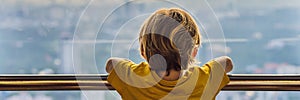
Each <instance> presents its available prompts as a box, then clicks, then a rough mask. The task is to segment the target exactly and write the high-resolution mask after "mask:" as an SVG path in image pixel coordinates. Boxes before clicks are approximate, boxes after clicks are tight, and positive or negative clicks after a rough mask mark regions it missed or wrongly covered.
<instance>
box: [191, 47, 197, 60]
mask: <svg viewBox="0 0 300 100" xmlns="http://www.w3.org/2000/svg"><path fill="white" fill-rule="evenodd" d="M197 53H198V48H197V47H195V48H194V49H193V51H192V57H193V58H195V57H196V55H197Z"/></svg>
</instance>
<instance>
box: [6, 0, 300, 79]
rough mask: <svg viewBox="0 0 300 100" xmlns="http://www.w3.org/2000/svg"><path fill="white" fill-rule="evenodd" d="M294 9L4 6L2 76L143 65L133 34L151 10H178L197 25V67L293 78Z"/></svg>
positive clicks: (81, 0) (263, 5)
mask: <svg viewBox="0 0 300 100" xmlns="http://www.w3.org/2000/svg"><path fill="white" fill-rule="evenodd" d="M125 2H127V3H125ZM299 4H300V3H299V1H298V0H292V1H289V2H283V1H273V0H267V1H259V0H255V1H251V2H249V1H236V0H229V1H221V2H220V1H218V2H217V1H208V2H205V1H197V2H196V1H193V2H182V1H178V2H175V1H174V2H173V1H172V2H171V1H152V2H150V1H132V2H129V1H126V0H125V1H122V0H120V1H111V0H103V1H101V2H99V1H86V0H72V2H69V0H55V1H53V0H46V1H38V0H25V1H19V0H3V1H2V2H1V4H0V13H1V16H0V21H1V23H0V46H1V48H0V66H1V70H0V73H1V74H39V73H48V74H57V73H60V74H61V73H87V74H93V73H102V74H103V73H105V71H104V68H103V67H104V64H105V61H106V59H107V58H109V57H111V56H118V57H126V58H129V59H132V60H133V61H136V62H137V63H139V62H140V61H143V59H142V58H141V57H140V55H139V51H138V47H139V44H138V41H137V36H138V31H139V28H140V25H141V24H142V22H143V21H144V20H145V19H146V18H147V16H149V14H151V13H152V12H153V11H155V10H156V9H159V8H163V7H164V8H165V7H180V8H183V9H185V10H187V11H188V12H190V13H191V14H192V15H193V16H194V17H195V18H196V20H197V22H198V24H199V26H200V27H201V33H202V36H203V38H202V40H203V45H202V48H200V51H199V54H198V57H197V59H198V60H199V61H201V62H202V64H204V62H206V61H208V60H210V59H212V58H213V57H217V56H222V55H229V56H230V57H232V58H233V60H234V63H235V67H234V71H233V72H232V73H243V74H245V73H272V74H276V73H279V74H285V73H290V74H297V73H300V72H299V70H300V67H299V66H300V63H299V62H300V59H299V55H300V53H299V52H297V51H299V46H298V45H299V43H300V42H299V39H300V34H299V33H300V30H299V29H300V28H299V26H300V19H299V18H300V17H299V16H300V6H299ZM219 25H220V26H219ZM223 35H224V36H223ZM224 39H225V40H226V41H224ZM73 40H74V41H73Z"/></svg>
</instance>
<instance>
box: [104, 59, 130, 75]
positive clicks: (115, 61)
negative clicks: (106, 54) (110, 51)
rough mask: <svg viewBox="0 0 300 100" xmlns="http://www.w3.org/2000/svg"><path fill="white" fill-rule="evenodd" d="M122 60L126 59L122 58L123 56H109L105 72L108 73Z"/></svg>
mask: <svg viewBox="0 0 300 100" xmlns="http://www.w3.org/2000/svg"><path fill="white" fill-rule="evenodd" d="M122 60H126V59H123V58H109V59H108V60H107V61H106V72H107V73H110V72H111V71H112V70H113V68H114V66H115V65H116V64H118V62H120V61H122Z"/></svg>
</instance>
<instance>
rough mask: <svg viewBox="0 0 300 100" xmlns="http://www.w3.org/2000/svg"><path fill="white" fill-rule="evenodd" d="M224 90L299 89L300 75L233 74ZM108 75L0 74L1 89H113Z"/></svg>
mask: <svg viewBox="0 0 300 100" xmlns="http://www.w3.org/2000/svg"><path fill="white" fill-rule="evenodd" d="M229 77H230V80H231V81H230V83H229V84H228V85H227V86H226V87H224V88H223V89H222V90H224V91H299V90H300V75H270V74H267V75H266V74H260V75H258V74H254V75H251V74H250V75H249V74H233V75H229ZM106 79H107V75H100V74H88V75H64V74H58V75H57V74H53V75H18V74H17V75H0V91H37V90H43V91H44V90H114V88H113V87H112V86H111V85H110V84H109V83H108V82H107V81H106Z"/></svg>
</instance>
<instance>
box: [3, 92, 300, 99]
mask: <svg viewBox="0 0 300 100" xmlns="http://www.w3.org/2000/svg"><path fill="white" fill-rule="evenodd" d="M299 98H300V96H299V93H298V92H295V91H294V92H287V91H222V92H220V93H219V95H218V96H217V98H216V100H298V99H299ZM0 99H1V100H121V98H120V96H119V94H118V93H117V92H116V91H83V92H81V91H0Z"/></svg>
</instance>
